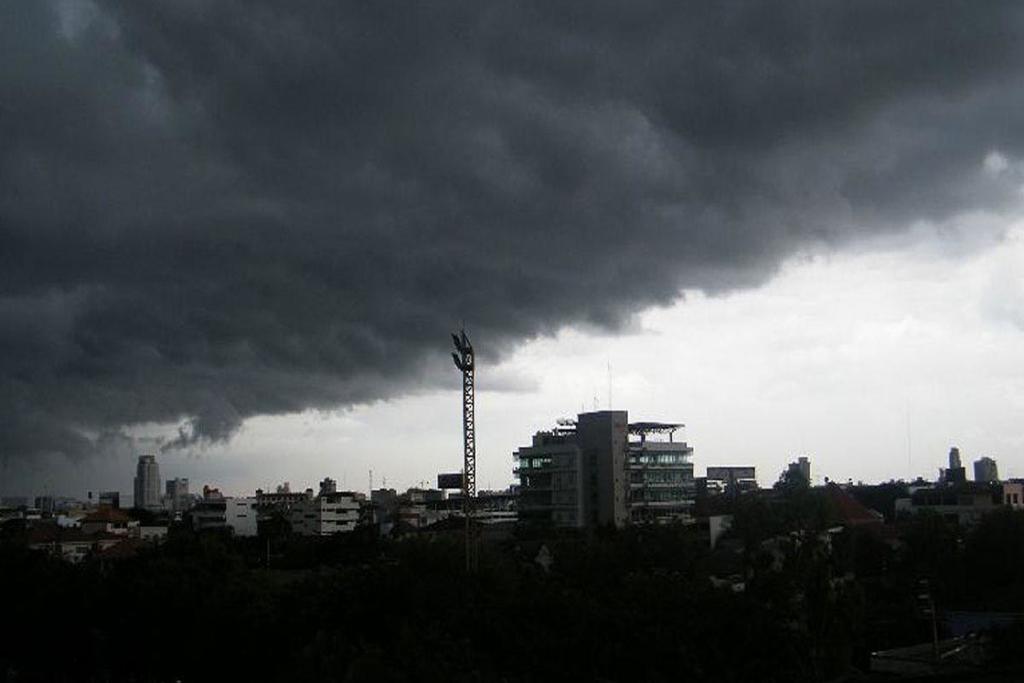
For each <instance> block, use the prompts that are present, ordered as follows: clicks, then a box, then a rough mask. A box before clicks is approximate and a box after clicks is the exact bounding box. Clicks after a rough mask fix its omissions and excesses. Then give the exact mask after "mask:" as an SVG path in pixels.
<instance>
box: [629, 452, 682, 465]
mask: <svg viewBox="0 0 1024 683" xmlns="http://www.w3.org/2000/svg"><path fill="white" fill-rule="evenodd" d="M689 457H690V456H689V455H686V454H685V453H637V454H635V455H630V456H629V462H630V464H633V465H685V464H687V463H688V461H689Z"/></svg>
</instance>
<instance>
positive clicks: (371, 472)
mask: <svg viewBox="0 0 1024 683" xmlns="http://www.w3.org/2000/svg"><path fill="white" fill-rule="evenodd" d="M370 493H371V494H372V493H373V469H371V470H370Z"/></svg>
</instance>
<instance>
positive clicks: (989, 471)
mask: <svg viewBox="0 0 1024 683" xmlns="http://www.w3.org/2000/svg"><path fill="white" fill-rule="evenodd" d="M974 481H980V482H990V483H991V482H996V481H999V468H998V467H997V466H996V461H995V460H993V459H992V458H989V457H981V458H979V459H977V460H975V461H974Z"/></svg>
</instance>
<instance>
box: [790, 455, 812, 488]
mask: <svg viewBox="0 0 1024 683" xmlns="http://www.w3.org/2000/svg"><path fill="white" fill-rule="evenodd" d="M786 475H787V477H792V476H793V475H796V476H799V477H800V478H801V479H803V480H804V481H805V482H807V484H808V485H809V484H810V483H811V461H810V460H809V459H808V458H807V456H804V455H801V456H800V457H799V458H797V459H796V462H791V463H789V466H788V467H787V468H786Z"/></svg>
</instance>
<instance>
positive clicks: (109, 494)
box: [99, 491, 121, 510]
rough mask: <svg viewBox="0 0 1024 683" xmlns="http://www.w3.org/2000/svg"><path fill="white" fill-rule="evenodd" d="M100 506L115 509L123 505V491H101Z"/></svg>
mask: <svg viewBox="0 0 1024 683" xmlns="http://www.w3.org/2000/svg"><path fill="white" fill-rule="evenodd" d="M99 505H100V507H101V508H102V507H108V508H114V509H115V510H116V509H118V508H120V507H121V492H120V491H100V498H99Z"/></svg>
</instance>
